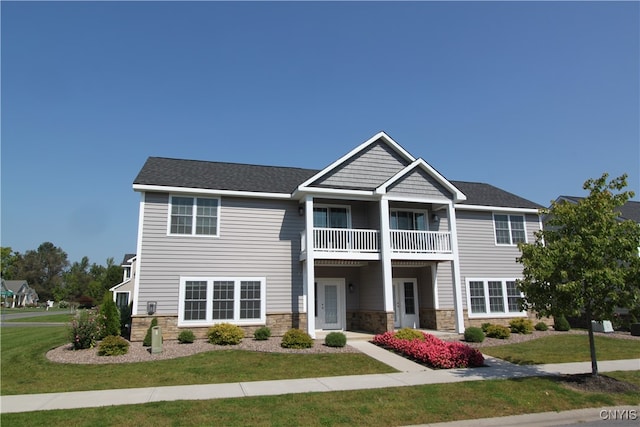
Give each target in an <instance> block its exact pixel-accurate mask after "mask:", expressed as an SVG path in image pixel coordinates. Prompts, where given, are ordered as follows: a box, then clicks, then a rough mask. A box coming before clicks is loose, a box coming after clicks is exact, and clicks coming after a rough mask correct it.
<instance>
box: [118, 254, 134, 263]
mask: <svg viewBox="0 0 640 427" xmlns="http://www.w3.org/2000/svg"><path fill="white" fill-rule="evenodd" d="M134 256H136V254H124V258H123V260H122V263H120V265H126V264H131V262H130V261H129V260H130V259H131V258H133V257H134Z"/></svg>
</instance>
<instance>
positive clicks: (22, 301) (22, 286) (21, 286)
mask: <svg viewBox="0 0 640 427" xmlns="http://www.w3.org/2000/svg"><path fill="white" fill-rule="evenodd" d="M0 286H1V287H2V294H3V295H6V296H7V300H6V301H8V300H9V299H11V307H26V306H29V305H34V304H37V303H38V301H39V298H38V293H37V292H36V290H35V289H33V288H32V287H30V286H29V284H28V283H27V281H26V280H4V279H2V281H1V285H0Z"/></svg>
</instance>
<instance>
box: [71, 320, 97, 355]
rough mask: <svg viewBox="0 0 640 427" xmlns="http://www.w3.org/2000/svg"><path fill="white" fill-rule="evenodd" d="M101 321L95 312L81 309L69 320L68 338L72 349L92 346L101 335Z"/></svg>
mask: <svg viewBox="0 0 640 427" xmlns="http://www.w3.org/2000/svg"><path fill="white" fill-rule="evenodd" d="M102 329H103V327H102V321H101V319H98V316H97V315H96V313H95V312H93V311H91V310H81V311H80V312H79V313H78V315H77V316H76V318H75V319H73V320H72V321H71V328H70V330H69V338H71V344H72V345H73V349H74V350H82V349H85V348H93V347H94V346H95V345H96V341H97V340H98V339H99V338H100V337H101V336H102Z"/></svg>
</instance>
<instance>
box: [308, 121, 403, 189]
mask: <svg viewBox="0 0 640 427" xmlns="http://www.w3.org/2000/svg"><path fill="white" fill-rule="evenodd" d="M378 139H383V140H384V141H385V142H386V143H387V144H388V145H389V146H390V147H391V148H392V149H393V150H395V151H396V152H398V154H400V155H401V156H403V157H405V158H406V159H407V160H409V161H410V162H413V161H415V160H416V159H415V157H413V156H412V155H411V154H410V153H409V152H408V151H407V150H405V149H404V148H402V147H401V146H400V144H398V143H397V142H395V141H394V140H393V139H391V137H390V136H389V135H387V134H386V133H384V132H378V133H376V134H375V135H373V136H372V137H371V138H369V139H368V140H366V141H365V142H363V143H362V144H360V145H358V146H357V147H356V148H354V149H353V150H351V151H349V152H348V153H347V154H345V155H344V156H342V157H340V158H339V159H338V160H336V161H335V162H333V163H331V164H330V165H329V166H327V167H326V168H324V169H322V170H321V171H320V172H318V173H317V174H315V175H314V176H312V177H311V178H309V179H308V180H306V181H305V182H303V183H302V184H300V185H299V186H298V190H299V191H304V190H305V189H306V188H307V186H309V185H311V183H313V182H314V181H317V180H318V179H320V178H321V177H323V176H324V175H326V174H327V173H329V172H330V171H332V170H333V169H334V168H335V167H337V166H339V165H340V164H342V163H344V162H345V161H347V160H348V159H350V158H351V157H353V156H355V155H356V154H358V153H359V152H360V151H362V150H364V149H365V148H367V147H368V146H369V145H371V144H373V143H374V142H376V141H377V140H378Z"/></svg>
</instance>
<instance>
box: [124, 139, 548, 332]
mask: <svg viewBox="0 0 640 427" xmlns="http://www.w3.org/2000/svg"><path fill="white" fill-rule="evenodd" d="M133 189H134V190H135V191H137V192H139V193H140V196H141V198H140V213H139V229H138V245H137V257H136V275H135V278H134V291H133V301H134V305H133V321H132V323H133V329H132V335H131V338H132V340H142V338H143V337H144V334H145V332H146V329H147V327H148V325H149V323H150V321H151V318H152V317H156V318H157V319H158V322H159V325H160V326H161V327H162V330H163V334H164V337H165V339H175V338H176V337H177V334H178V333H179V331H180V330H181V329H191V330H193V331H194V332H195V333H196V335H197V336H202V337H203V336H204V334H205V333H206V330H207V329H208V328H209V327H210V326H211V325H213V324H215V323H219V322H230V323H234V324H237V325H240V326H242V327H243V328H245V330H246V332H247V333H248V334H250V333H251V332H252V331H253V330H254V329H255V328H257V327H260V326H264V325H266V326H268V327H270V328H271V329H272V333H273V334H274V335H278V334H282V333H284V332H285V331H286V330H287V329H289V328H294V327H295V328H301V329H304V330H306V331H308V333H309V334H311V335H312V336H315V334H316V331H321V330H357V331H368V332H373V333H379V332H382V331H387V330H393V329H394V328H401V327H410V328H424V329H436V330H448V331H458V332H462V331H463V330H464V329H465V327H466V326H469V325H480V324H481V323H484V322H494V323H506V322H508V320H509V319H512V318H514V317H524V316H527V313H524V312H521V311H520V310H519V307H518V299H519V298H520V296H521V295H520V293H519V292H518V291H517V289H516V285H515V281H516V279H517V278H519V277H521V273H522V267H521V266H520V265H519V264H518V263H516V258H517V257H518V256H519V255H520V252H519V250H518V248H517V244H518V242H528V241H532V240H533V238H534V237H533V233H534V232H535V231H537V230H539V229H540V228H541V221H540V217H539V215H538V209H539V208H541V206H540V205H538V204H536V203H534V202H531V201H529V200H526V199H523V198H521V197H519V196H516V195H514V194H511V193H508V192H506V191H504V190H501V189H499V188H496V187H494V186H491V185H489V184H484V183H474V182H462V181H450V180H448V179H446V178H445V177H444V176H443V175H442V174H440V173H439V172H438V171H437V170H436V169H435V168H433V167H432V166H431V165H430V164H429V163H427V162H426V161H425V160H423V159H421V158H416V157H414V156H413V155H412V154H410V153H409V152H407V151H406V150H405V149H404V148H402V147H401V146H400V145H399V144H398V143H396V142H395V141H394V140H393V139H392V138H390V137H389V136H388V135H387V134H386V133H384V132H380V133H378V134H376V135H374V136H373V137H372V138H370V139H369V140H367V141H365V142H364V143H362V144H360V145H359V146H357V147H356V148H355V149H353V150H351V151H350V152H348V153H347V154H346V155H344V156H342V157H340V158H339V159H337V160H336V161H335V162H333V163H332V164H330V165H329V166H327V167H326V168H324V169H322V170H310V169H300V168H290V167H274V166H260V165H250V164H238V163H222V162H210V161H197V160H180V159H169V158H159V157H150V158H149V159H148V160H147V161H146V163H145V165H144V166H143V167H142V169H141V171H140V173H139V174H138V176H137V177H136V179H135V181H134V184H133Z"/></svg>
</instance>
